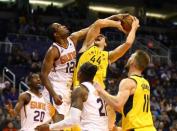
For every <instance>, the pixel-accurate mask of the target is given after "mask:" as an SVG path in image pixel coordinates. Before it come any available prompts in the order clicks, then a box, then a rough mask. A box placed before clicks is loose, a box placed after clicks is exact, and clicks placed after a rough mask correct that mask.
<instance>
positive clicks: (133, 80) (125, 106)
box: [95, 50, 156, 131]
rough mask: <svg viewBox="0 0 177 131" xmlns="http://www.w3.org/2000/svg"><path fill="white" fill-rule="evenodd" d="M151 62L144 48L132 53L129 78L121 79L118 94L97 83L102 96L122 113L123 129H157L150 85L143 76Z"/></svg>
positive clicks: (131, 130) (130, 130)
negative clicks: (114, 94) (151, 107)
mask: <svg viewBox="0 0 177 131" xmlns="http://www.w3.org/2000/svg"><path fill="white" fill-rule="evenodd" d="M149 62H150V57H149V55H148V54H147V53H146V52H144V51H142V50H137V51H136V52H135V53H134V54H132V55H131V57H130V58H129V59H128V62H127V65H126V67H127V68H128V70H129V71H128V78H125V79H123V80H121V82H120V85H119V92H118V94H117V96H111V95H109V94H108V93H107V92H106V91H105V90H103V89H102V87H100V86H99V85H98V84H95V86H96V89H97V91H98V92H99V95H100V96H101V98H103V99H104V100H105V101H106V103H107V104H109V105H111V106H112V107H113V108H114V109H115V110H116V111H118V112H121V113H122V116H123V118H122V129H123V131H156V129H155V128H154V125H153V120H152V115H151V110H150V86H149V83H148V81H147V80H146V79H145V78H143V76H142V72H143V71H144V70H145V68H146V67H147V66H148V64H149Z"/></svg>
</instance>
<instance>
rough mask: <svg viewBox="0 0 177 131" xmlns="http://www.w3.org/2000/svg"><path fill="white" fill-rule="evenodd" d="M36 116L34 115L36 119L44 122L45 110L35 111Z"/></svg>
mask: <svg viewBox="0 0 177 131" xmlns="http://www.w3.org/2000/svg"><path fill="white" fill-rule="evenodd" d="M34 113H35V116H34V121H40V122H43V120H44V116H45V112H43V111H41V112H40V111H35V112H34Z"/></svg>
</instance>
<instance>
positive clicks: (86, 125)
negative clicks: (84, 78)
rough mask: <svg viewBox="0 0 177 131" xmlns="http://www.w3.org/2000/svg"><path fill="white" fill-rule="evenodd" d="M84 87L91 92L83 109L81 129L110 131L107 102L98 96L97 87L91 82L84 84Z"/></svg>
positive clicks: (84, 130)
mask: <svg viewBox="0 0 177 131" xmlns="http://www.w3.org/2000/svg"><path fill="white" fill-rule="evenodd" d="M82 85H84V86H85V87H86V88H87V89H88V90H89V93H88V98H87V101H86V102H84V106H83V109H82V115H81V129H82V130H83V131H93V130H94V131H108V118H107V113H106V108H105V102H104V101H103V100H102V99H101V98H100V97H99V96H98V94H97V91H96V89H95V87H94V86H93V85H92V84H91V83H90V82H83V83H82Z"/></svg>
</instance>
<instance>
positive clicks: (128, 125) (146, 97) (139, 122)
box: [122, 75, 155, 131]
mask: <svg viewBox="0 0 177 131" xmlns="http://www.w3.org/2000/svg"><path fill="white" fill-rule="evenodd" d="M130 79H133V80H134V81H135V82H136V84H137V87H136V89H135V92H134V94H133V95H131V96H129V99H128V101H127V102H126V104H125V105H124V108H123V110H122V116H123V117H122V128H123V131H127V130H131V129H132V130H133V129H134V130H137V129H141V128H143V130H144V131H155V128H154V126H153V120H152V115H151V111H150V86H149V83H148V81H147V80H146V79H144V78H143V77H142V76H137V75H132V76H130ZM145 128H147V130H146V129H145Z"/></svg>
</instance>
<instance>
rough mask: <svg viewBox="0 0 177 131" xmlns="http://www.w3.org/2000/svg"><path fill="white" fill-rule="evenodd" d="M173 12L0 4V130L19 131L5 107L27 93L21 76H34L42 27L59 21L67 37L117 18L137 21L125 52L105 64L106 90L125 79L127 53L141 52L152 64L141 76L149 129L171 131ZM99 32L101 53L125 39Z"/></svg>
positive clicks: (42, 45)
mask: <svg viewBox="0 0 177 131" xmlns="http://www.w3.org/2000/svg"><path fill="white" fill-rule="evenodd" d="M176 7H177V1H176V0H167V1H162V0H0V72H1V73H0V82H1V83H0V131H1V130H2V131H8V130H9V129H14V130H18V129H20V118H19V117H17V118H15V119H13V118H11V117H10V115H9V114H8V113H7V110H6V104H7V103H9V102H12V103H13V105H15V103H16V102H17V99H18V95H19V92H21V91H24V90H26V89H27V85H26V79H27V76H28V75H29V74H30V73H31V72H40V68H41V62H42V60H43V58H44V54H45V52H46V50H47V48H48V47H49V46H50V45H51V41H50V40H49V39H48V38H47V37H46V28H47V26H48V25H49V24H51V23H52V22H59V23H61V24H64V25H66V26H67V27H68V28H69V29H70V31H71V32H73V31H77V30H79V29H82V28H84V27H87V26H89V25H90V24H91V23H93V22H94V21H95V20H96V19H98V18H105V17H107V16H110V15H112V14H117V13H130V14H132V15H135V16H137V17H138V18H139V19H140V25H141V27H140V29H139V30H138V32H137V36H136V41H135V44H134V45H133V47H132V48H131V49H130V50H129V52H128V53H126V55H125V56H124V57H123V58H121V59H120V60H118V61H117V62H116V63H115V64H112V65H110V67H109V70H108V77H107V79H106V83H107V85H109V86H107V87H109V88H107V90H108V91H109V92H110V93H111V94H116V93H117V91H118V84H119V81H120V79H122V78H123V77H124V76H125V73H124V72H125V71H124V69H123V67H124V65H125V63H126V60H127V58H128V56H130V54H131V53H132V52H133V51H135V50H136V49H143V50H145V51H147V52H148V53H149V54H150V56H151V59H152V62H151V64H150V65H149V67H148V69H147V70H146V71H145V72H144V76H145V77H146V78H147V79H148V80H149V82H150V84H151V110H152V113H153V119H154V124H155V127H156V128H157V130H158V131H177V37H176V36H177V8H176ZM103 33H104V34H105V35H106V36H107V37H108V40H109V45H108V48H107V50H111V49H114V48H115V47H117V46H118V45H119V44H120V43H121V42H123V41H124V40H125V35H124V34H123V33H121V32H118V31H117V30H115V29H111V28H110V29H104V30H103ZM118 116H119V114H118ZM117 118H118V119H117V123H119V119H120V117H117Z"/></svg>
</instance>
